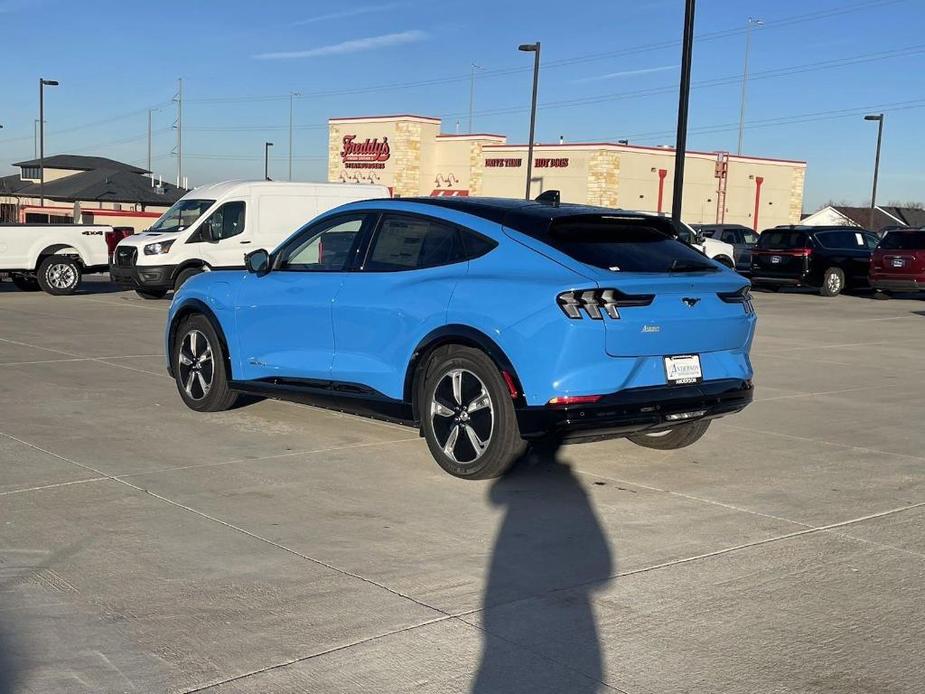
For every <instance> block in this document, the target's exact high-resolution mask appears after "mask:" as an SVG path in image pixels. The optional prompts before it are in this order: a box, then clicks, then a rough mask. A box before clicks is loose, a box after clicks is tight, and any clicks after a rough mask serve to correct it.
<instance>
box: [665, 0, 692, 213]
mask: <svg viewBox="0 0 925 694" xmlns="http://www.w3.org/2000/svg"><path fill="white" fill-rule="evenodd" d="M695 9H696V0H687V2H686V4H685V7H684V41H683V43H682V48H681V86H680V89H679V90H678V135H677V141H676V142H675V150H674V190H673V191H672V193H673V195H672V200H671V219H672V220H674V222H675V223H676V224H680V222H681V203H682V201H683V199H684V197H683V196H684V157H685V154H686V153H687V109H688V105H689V103H690V97H691V61H692V59H693V52H694V10H695Z"/></svg>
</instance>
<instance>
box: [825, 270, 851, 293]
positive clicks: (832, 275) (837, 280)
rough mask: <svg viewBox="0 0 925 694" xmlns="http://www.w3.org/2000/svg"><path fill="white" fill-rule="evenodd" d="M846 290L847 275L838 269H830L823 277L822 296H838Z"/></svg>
mask: <svg viewBox="0 0 925 694" xmlns="http://www.w3.org/2000/svg"><path fill="white" fill-rule="evenodd" d="M844 288H845V273H844V272H843V271H842V270H841V269H840V268H837V267H830V268H829V269H828V270H826V271H825V274H824V275H823V276H822V286H821V287H820V288H819V293H820V294H821V295H822V296H838V295H839V294H841V290H842V289H844Z"/></svg>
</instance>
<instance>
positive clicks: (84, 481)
mask: <svg viewBox="0 0 925 694" xmlns="http://www.w3.org/2000/svg"><path fill="white" fill-rule="evenodd" d="M108 479H110V478H109V477H86V478H84V479H81V480H71V481H70V482H57V483H55V484H42V485H39V486H37V487H24V488H22V489H7V490H6V491H2V492H0V496H9V495H11V494H25V493H26V492H38V491H42V490H43V489H57V488H58V487H70V486H71V485H73V484H87V483H88V482H104V481H106V480H108Z"/></svg>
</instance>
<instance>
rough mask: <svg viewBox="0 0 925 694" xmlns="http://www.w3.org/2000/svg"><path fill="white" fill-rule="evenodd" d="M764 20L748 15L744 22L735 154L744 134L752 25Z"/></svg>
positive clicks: (739, 148)
mask: <svg viewBox="0 0 925 694" xmlns="http://www.w3.org/2000/svg"><path fill="white" fill-rule="evenodd" d="M762 24H764V20H762V19H758V18H757V17H749V18H748V21H747V22H746V23H745V67H744V68H743V69H742V100H741V103H740V105H739V146H738V147H737V148H736V154H742V138H743V136H744V134H745V90H746V86H747V85H748V56H749V54H750V53H751V50H752V27H753V26H761V25H762Z"/></svg>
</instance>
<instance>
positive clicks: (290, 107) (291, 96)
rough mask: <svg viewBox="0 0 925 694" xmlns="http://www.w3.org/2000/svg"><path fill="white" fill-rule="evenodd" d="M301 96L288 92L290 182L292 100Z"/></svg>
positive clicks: (290, 166)
mask: <svg viewBox="0 0 925 694" xmlns="http://www.w3.org/2000/svg"><path fill="white" fill-rule="evenodd" d="M297 96H302V93H301V92H289V180H290V181H291V180H292V100H293V98H294V97H297Z"/></svg>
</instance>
